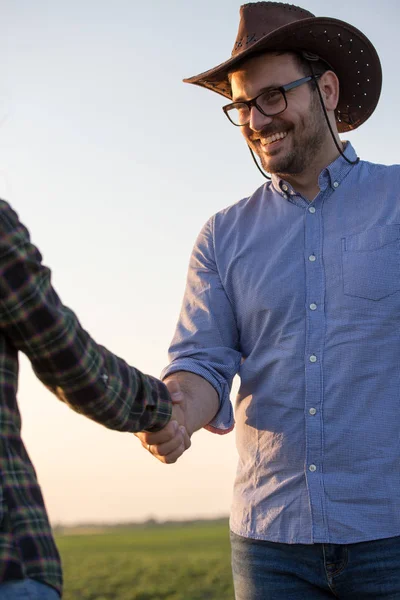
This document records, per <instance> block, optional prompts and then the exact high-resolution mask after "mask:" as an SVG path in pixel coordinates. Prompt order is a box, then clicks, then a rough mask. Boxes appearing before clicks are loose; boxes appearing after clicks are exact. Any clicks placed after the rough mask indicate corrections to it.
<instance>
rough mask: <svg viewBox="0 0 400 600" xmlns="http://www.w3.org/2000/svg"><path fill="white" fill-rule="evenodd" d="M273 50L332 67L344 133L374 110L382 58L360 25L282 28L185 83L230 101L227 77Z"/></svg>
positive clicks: (327, 22) (327, 21)
mask: <svg viewBox="0 0 400 600" xmlns="http://www.w3.org/2000/svg"><path fill="white" fill-rule="evenodd" d="M268 51H271V52H272V51H288V52H289V51H295V52H301V51H308V52H311V53H313V54H316V55H318V56H319V57H320V58H321V59H322V60H324V61H325V62H327V63H328V64H329V65H330V66H331V67H332V70H333V71H334V72H335V73H336V75H337V76H338V78H339V82H340V97H339V104H338V107H337V110H336V121H337V126H338V131H339V133H344V132H346V131H350V130H353V129H356V128H357V127H359V126H360V125H361V124H362V123H364V122H365V121H366V120H367V119H368V118H369V117H370V116H371V114H372V113H373V112H374V110H375V108H376V106H377V104H378V101H379V97H380V93H381V88H382V69H381V63H380V60H379V57H378V54H377V52H376V50H375V48H374V46H373V45H372V44H371V42H370V41H369V39H368V38H367V37H366V36H365V35H364V34H363V33H362V32H361V31H360V30H358V29H357V28H356V27H353V26H352V25H350V24H349V23H345V22H344V21H340V20H339V19H332V18H328V17H312V18H307V19H302V20H301V21H296V22H294V23H289V24H288V25H284V26H283V27H279V28H278V29H276V30H275V31H273V32H272V33H269V34H267V35H265V36H264V37H262V38H260V39H259V40H258V41H257V42H254V43H253V44H251V45H249V46H248V47H247V48H246V47H245V48H244V49H243V50H242V51H240V52H238V53H237V54H236V55H235V56H232V57H231V58H230V59H229V60H227V61H225V62H223V63H221V64H220V65H218V66H216V67H214V68H213V69H209V70H208V71H205V72H204V73H200V74H199V75H195V76H194V77H190V78H187V79H184V80H183V81H184V82H185V83H192V84H195V85H199V86H201V87H205V88H208V89H210V90H212V91H214V92H217V93H218V94H221V95H222V96H224V97H226V98H230V99H231V98H232V91H231V85H230V82H229V79H228V74H229V73H231V72H232V71H234V70H235V69H236V68H237V67H239V66H240V64H241V63H243V62H244V61H245V60H247V59H249V58H251V57H252V56H253V55H254V54H258V53H260V52H268Z"/></svg>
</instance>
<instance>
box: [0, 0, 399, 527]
mask: <svg viewBox="0 0 400 600" xmlns="http://www.w3.org/2000/svg"><path fill="white" fill-rule="evenodd" d="M239 5H240V3H239V2H234V1H233V0H202V1H201V2H192V1H189V0H169V1H168V2H166V1H165V0H152V2H143V1H140V2H139V1H138V0H113V2H108V1H107V0H69V2H64V1H62V0H35V2H31V0H0V22H1V26H2V35H1V36H0V74H1V77H0V197H2V198H3V199H5V200H7V201H8V202H10V203H11V205H12V206H13V207H14V208H15V209H16V210H17V212H18V214H19V216H20V218H21V220H22V221H23V222H24V223H25V224H26V225H27V226H28V228H29V230H30V232H31V236H32V240H33V242H34V243H35V244H36V245H37V246H38V247H39V248H40V250H41V253H42V255H43V259H44V263H45V264H46V265H47V266H49V267H50V268H51V269H52V272H53V283H54V286H55V288H56V289H57V291H58V293H59V295H60V296H61V298H62V300H63V302H64V303H65V304H67V305H68V306H69V307H70V308H72V309H73V310H74V311H75V312H76V314H77V315H78V317H79V319H80V321H81V323H82V324H83V326H84V327H85V329H87V330H88V331H90V333H91V335H92V336H93V337H94V338H95V339H96V341H98V342H99V343H101V344H103V345H105V346H107V347H108V348H109V349H110V350H112V351H113V352H115V353H116V354H117V355H119V356H121V357H123V358H124V359H125V360H126V361H127V362H129V363H130V364H131V365H134V366H136V367H137V368H139V369H140V370H141V371H143V372H145V373H150V374H152V375H156V376H158V375H159V374H160V372H161V370H162V368H163V367H164V366H165V365H166V364H167V349H168V345H169V343H170V340H171V338H172V335H173V331H174V328H175V324H176V321H177V318H178V314H179V309H180V304H181V300H182V295H183V290H184V284H185V277H186V271H187V265H188V260H189V255H190V251H191V249H192V246H193V243H194V240H195V238H196V236H197V234H198V232H199V231H200V228H201V227H202V225H203V224H204V222H205V221H206V220H207V219H208V218H209V217H210V216H211V215H212V214H214V213H215V212H217V211H218V210H220V209H221V208H223V207H225V206H228V205H230V204H232V203H234V202H236V201H238V200H240V199H241V198H243V197H245V196H247V195H249V194H250V193H252V192H253V191H254V190H255V189H256V188H257V187H258V186H260V185H261V184H262V183H263V180H262V177H261V175H260V174H259V173H258V171H257V170H256V168H255V166H254V164H253V163H252V161H251V157H250V155H249V153H248V150H247V148H246V146H245V144H244V141H243V139H242V137H241V135H240V132H239V131H238V130H237V129H236V128H234V127H232V125H230V123H229V122H228V120H227V119H226V118H225V116H224V115H223V113H222V110H221V106H222V105H223V104H224V103H226V102H225V101H224V98H222V96H219V95H218V94H214V93H212V92H210V91H208V90H204V89H200V88H198V87H197V86H189V85H186V84H183V83H182V79H183V78H184V77H189V76H192V75H195V74H197V73H200V72H202V71H205V70H207V69H209V68H211V67H213V66H215V65H217V64H219V63H221V62H223V61H224V60H226V59H227V58H228V57H229V56H230V53H231V49H232V46H233V43H234V40H235V38H236V32H237V26H238V14H239ZM302 6H303V8H306V9H308V10H310V11H311V12H313V13H314V14H316V15H317V16H331V17H334V18H337V19H342V20H344V21H347V22H349V23H351V24H352V25H354V26H356V27H358V28H359V29H361V31H363V32H364V33H365V34H366V35H367V36H368V37H369V38H370V40H371V41H372V42H373V44H374V45H375V47H376V49H377V51H378V54H379V55H380V58H381V62H382V67H383V89H382V96H381V101H380V103H379V105H378V108H377V109H376V111H375V112H374V114H373V115H372V117H371V118H370V119H369V120H368V122H367V123H365V124H364V125H363V126H362V127H361V129H360V130H359V131H355V132H352V133H350V134H346V136H344V137H343V139H349V140H350V141H351V142H352V143H353V144H354V146H355V148H356V150H357V152H358V154H359V156H360V157H361V158H362V159H365V160H371V161H373V162H381V163H387V164H393V163H396V162H397V163H398V162H399V158H398V154H397V153H396V152H395V143H396V145H397V134H398V131H399V127H398V123H397V111H398V98H399V97H400V80H399V77H398V55H399V52H400V46H399V38H398V23H399V21H400V3H398V0H380V2H376V0H374V1H371V0H370V1H368V0H353V2H351V3H350V2H348V0H346V1H344V0H338V1H337V2H335V3H332V2H331V1H325V0H320V1H316V0H306V1H305V2H304V4H302ZM377 201H379V199H377ZM236 389H237V382H235V384H234V390H233V395H232V397H234V394H235V390H236ZM18 398H19V404H20V408H21V413H22V419H23V430H22V434H23V439H24V441H25V444H26V446H27V449H28V452H29V454H30V456H31V458H32V460H33V462H34V464H35V467H36V470H37V474H38V478H39V481H40V484H41V486H42V490H43V493H44V497H45V501H46V505H47V508H48V510H49V514H50V518H51V521H52V522H53V523H54V524H58V523H63V524H76V523H82V522H88V521H90V522H95V523H99V522H120V521H141V520H144V519H148V518H156V519H159V520H166V519H188V518H194V517H214V516H220V515H226V514H228V512H229V509H230V502H231V491H232V485H233V479H234V474H235V469H236V461H237V454H236V448H235V435H234V433H231V434H229V435H226V436H216V435H212V434H210V433H208V432H205V431H201V432H198V433H196V434H194V436H193V439H192V447H191V449H190V450H189V451H188V452H187V453H185V455H184V456H183V457H182V459H181V460H180V461H178V462H177V463H176V464H175V465H168V466H166V465H163V464H161V463H159V462H158V461H156V460H155V459H154V458H152V457H151V456H150V454H149V453H147V452H146V451H144V450H143V449H142V447H141V445H140V443H139V442H138V440H137V439H136V438H135V437H134V436H133V435H132V434H128V433H124V434H121V433H117V432H113V431H109V430H107V429H105V428H104V427H102V426H99V425H98V424H96V423H94V422H91V421H89V420H88V419H85V418H83V417H82V416H81V415H77V414H75V413H74V412H73V411H71V410H70V409H69V408H68V407H66V406H65V405H64V404H62V403H61V402H59V401H58V400H57V399H56V398H55V397H54V396H52V395H51V394H50V392H48V391H47V390H46V389H45V388H44V387H43V385H42V384H41V383H40V382H39V381H38V380H37V379H36V378H35V376H34V375H33V373H32V370H31V367H30V364H29V361H28V360H27V359H26V358H25V357H24V356H22V357H21V378H20V389H19V395H18Z"/></svg>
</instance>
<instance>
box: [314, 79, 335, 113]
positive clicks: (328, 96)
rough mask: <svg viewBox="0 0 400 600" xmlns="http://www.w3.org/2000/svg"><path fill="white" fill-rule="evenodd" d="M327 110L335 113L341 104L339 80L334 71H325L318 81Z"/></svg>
mask: <svg viewBox="0 0 400 600" xmlns="http://www.w3.org/2000/svg"><path fill="white" fill-rule="evenodd" d="M317 85H319V89H320V90H321V94H322V98H323V100H324V104H325V108H326V110H328V111H334V110H335V109H336V107H337V105H338V102H339V79H338V78H337V75H335V73H334V72H333V71H325V73H324V74H323V75H321V77H320V78H319V80H318V84H317Z"/></svg>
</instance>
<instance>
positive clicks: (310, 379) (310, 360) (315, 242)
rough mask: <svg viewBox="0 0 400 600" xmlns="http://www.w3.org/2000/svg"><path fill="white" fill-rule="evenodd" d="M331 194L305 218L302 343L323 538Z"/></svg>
mask: <svg viewBox="0 0 400 600" xmlns="http://www.w3.org/2000/svg"><path fill="white" fill-rule="evenodd" d="M328 190H329V192H330V193H333V192H332V189H329V188H327V189H326V190H325V191H323V192H322V193H321V194H320V196H319V197H318V198H317V199H316V200H315V202H316V205H314V204H313V205H312V206H308V207H307V209H306V217H305V243H306V246H305V257H306V261H305V264H306V306H305V318H306V341H305V373H306V395H305V406H304V408H305V415H306V418H305V434H306V456H305V470H306V477H307V479H308V490H309V495H310V504H311V510H312V519H313V528H314V531H315V532H316V534H317V535H319V536H320V537H323V536H324V535H326V531H325V523H324V516H323V515H324V509H323V502H324V500H323V499H322V498H321V490H322V486H321V481H320V480H321V477H322V476H323V475H322V469H321V468H320V465H321V464H322V456H323V448H322V439H323V435H322V411H321V410H320V407H321V404H322V377H321V371H322V366H323V361H322V355H323V352H322V350H323V339H324V331H325V328H324V319H325V315H324V307H323V299H324V276H323V261H321V260H320V258H321V256H322V242H323V240H322V233H323V228H322V227H321V219H322V211H321V210H320V207H321V202H322V201H323V197H324V196H325V195H326V194H327V193H328Z"/></svg>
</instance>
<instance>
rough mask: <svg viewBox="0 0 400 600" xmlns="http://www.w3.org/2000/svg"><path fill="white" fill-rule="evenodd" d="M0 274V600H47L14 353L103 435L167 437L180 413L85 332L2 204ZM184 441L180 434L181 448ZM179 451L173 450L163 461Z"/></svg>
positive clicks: (51, 597)
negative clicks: (149, 433)
mask: <svg viewBox="0 0 400 600" xmlns="http://www.w3.org/2000/svg"><path fill="white" fill-rule="evenodd" d="M0 268H1V277H0V476H1V479H0V599H1V600H3V599H4V600H14V599H17V598H18V599H22V598H24V599H25V598H27V599H28V598H29V599H32V600H55V599H56V598H59V597H60V594H61V588H62V578H61V566H60V559H59V555H58V552H57V549H56V546H55V544H54V540H53V537H52V533H51V529H50V525H49V522H48V518H47V515H46V510H45V506H44V502H43V498H42V494H41V491H40V487H39V485H38V482H37V479H36V474H35V471H34V468H33V466H32V463H31V462H30V459H29V456H28V454H27V452H26V450H25V447H24V444H23V442H22V440H21V436H20V432H21V420H20V415H19V410H18V405H17V399H16V391H17V382H18V352H19V351H21V352H23V353H24V354H26V356H27V357H28V358H29V359H30V361H31V363H32V366H33V369H34V371H35V372H36V374H37V376H38V377H39V379H40V380H41V381H42V382H43V383H44V384H45V385H46V386H47V387H48V388H49V389H50V390H51V391H52V392H54V393H55V394H56V395H57V396H58V397H59V398H60V399H61V400H63V401H64V402H66V403H67V404H69V405H70V406H71V408H73V409H74V410H76V411H77V412H80V413H82V414H84V415H86V416H87V417H89V418H91V419H94V420H95V421H97V422H99V423H101V424H102V425H105V426H106V427H109V428H110V429H117V430H119V431H130V432H137V431H139V430H143V429H146V430H148V431H158V430H159V429H162V430H163V432H164V433H165V432H166V433H169V434H171V433H172V432H174V431H175V429H177V430H178V421H180V422H181V421H183V416H182V414H181V411H180V409H179V406H174V407H172V403H171V398H170V395H169V392H168V390H167V388H166V387H165V385H164V384H163V383H161V382H160V381H158V380H157V379H154V378H153V377H150V376H148V375H144V374H143V373H141V372H140V371H138V370H137V369H134V368H133V367H130V366H129V365H127V364H126V363H125V362H124V361H123V360H122V359H120V358H118V357H117V356H115V355H114V354H111V352H109V351H108V350H106V348H104V347H102V346H99V345H98V344H96V342H95V341H94V340H93V339H92V338H91V337H90V336H89V335H88V333H87V332H86V331H84V329H83V328H82V327H81V325H80V323H79V321H78V319H77V318H76V316H75V315H74V313H73V312H72V311H71V310H69V309H68V308H67V307H65V306H64V305H63V304H62V303H61V301H60V299H59V298H58V296H57V294H56V292H55V291H54V289H53V288H52V286H51V281H50V271H49V269H47V268H46V267H44V266H43V265H42V264H41V256H40V253H39V251H38V250H37V249H36V248H35V246H33V245H32V244H31V242H30V239H29V234H28V231H27V230H26V229H25V227H24V226H23V225H22V224H21V223H20V222H19V220H18V217H17V215H16V213H15V212H14V211H13V210H12V209H11V208H10V206H9V205H8V204H7V203H6V202H3V201H0ZM171 390H172V391H173V387H172V388H171ZM171 416H172V417H173V420H171ZM184 435H186V434H185V432H184V431H183V432H182V430H179V433H178V437H179V436H181V443H182V445H184V439H186V446H187V445H188V444H189V443H190V442H189V440H188V438H187V436H186V438H184ZM181 451H182V450H181V449H179V446H178V453H177V454H176V456H175V455H174V453H172V455H171V456H170V457H169V460H174V459H175V458H176V457H177V456H178V455H179V453H180V452H181Z"/></svg>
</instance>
